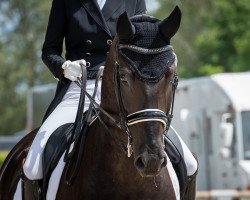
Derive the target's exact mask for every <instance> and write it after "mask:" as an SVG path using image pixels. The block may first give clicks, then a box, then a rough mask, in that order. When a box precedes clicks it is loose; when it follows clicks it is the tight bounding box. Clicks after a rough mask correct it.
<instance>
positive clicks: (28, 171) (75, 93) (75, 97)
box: [23, 80, 197, 180]
mask: <svg viewBox="0 0 250 200" xmlns="http://www.w3.org/2000/svg"><path fill="white" fill-rule="evenodd" d="M94 87H95V81H94V80H88V81H87V91H88V93H89V94H92V93H93V90H94ZM100 96H101V84H99V87H98V92H97V95H96V101H97V102H98V103H100ZM79 97H80V88H79V87H78V86H77V85H76V84H75V83H74V82H72V83H71V85H70V86H69V89H68V91H67V92H66V94H65V96H64V98H63V100H62V102H61V103H60V104H59V105H58V106H57V107H56V108H55V110H54V111H53V112H52V113H51V114H50V116H49V117H48V118H47V119H46V120H45V122H44V123H43V124H42V126H41V128H40V129H39V131H38V133H37V135H36V137H35V139H34V141H33V143H32V145H31V147H30V150H29V153H28V156H27V158H26V161H25V164H24V166H23V170H24V173H25V175H26V176H27V177H28V178H29V179H30V180H37V179H42V178H43V173H42V172H43V169H42V154H43V151H44V148H45V145H46V142H47V140H48V139H49V137H50V135H51V134H52V133H53V132H54V131H55V130H56V129H57V128H58V127H60V126H61V125H63V124H66V123H73V122H74V121H75V117H76V112H77V108H78V102H79ZM89 104H90V101H89V99H88V98H87V97H86V98H85V106H84V110H87V109H88V107H89ZM177 135H178V134H177ZM178 136H179V135H178ZM179 138H180V136H179ZM180 141H181V144H182V148H183V152H184V160H185V163H186V165H187V173H188V176H190V175H193V174H194V173H195V172H196V170H197V161H196V160H195V158H194V157H193V155H192V153H191V152H190V150H189V149H188V147H187V146H186V144H185V143H184V142H183V140H182V139H181V138H180Z"/></svg>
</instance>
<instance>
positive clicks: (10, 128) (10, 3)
mask: <svg viewBox="0 0 250 200" xmlns="http://www.w3.org/2000/svg"><path fill="white" fill-rule="evenodd" d="M50 4H51V1H49V0H45V1H36V0H22V1H16V0H2V1H1V2H0V13H1V15H0V25H1V30H0V52H1V54H0V102H1V106H0V118H1V120H0V134H12V133H14V132H16V131H19V130H22V129H24V128H25V124H26V104H27V103H26V102H27V100H26V97H27V91H28V90H29V88H30V87H32V86H34V85H36V84H40V83H44V82H48V81H52V78H51V76H49V72H48V70H47V69H46V68H45V67H44V65H43V64H42V62H41V58H40V55H41V46H42V43H43V39H44V33H45V29H46V24H47V20H48V15H49V8H50Z"/></svg>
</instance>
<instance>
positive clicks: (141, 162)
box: [135, 156, 145, 170]
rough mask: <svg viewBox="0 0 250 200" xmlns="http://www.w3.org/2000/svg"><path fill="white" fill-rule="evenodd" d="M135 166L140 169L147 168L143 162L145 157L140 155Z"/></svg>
mask: <svg viewBox="0 0 250 200" xmlns="http://www.w3.org/2000/svg"><path fill="white" fill-rule="evenodd" d="M135 166H136V167H137V168H138V169H141V170H142V169H144V168H145V164H144V162H143V159H142V157H141V156H139V157H138V158H137V159H136V161H135Z"/></svg>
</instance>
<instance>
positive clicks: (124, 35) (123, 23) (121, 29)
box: [117, 11, 135, 42]
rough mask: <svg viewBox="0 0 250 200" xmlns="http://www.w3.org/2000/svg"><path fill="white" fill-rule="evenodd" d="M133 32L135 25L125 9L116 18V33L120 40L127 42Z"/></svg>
mask: <svg viewBox="0 0 250 200" xmlns="http://www.w3.org/2000/svg"><path fill="white" fill-rule="evenodd" d="M134 34H135V27H134V25H133V24H132V23H131V21H130V19H129V17H128V14H127V12H126V11H125V12H124V13H123V14H121V15H120V17H119V18H118V20H117V35H118V37H119V40H120V42H128V41H129V40H131V39H132V38H133V36H134Z"/></svg>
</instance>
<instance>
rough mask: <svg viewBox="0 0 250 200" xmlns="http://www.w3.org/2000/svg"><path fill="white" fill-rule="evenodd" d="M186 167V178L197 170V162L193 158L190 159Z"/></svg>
mask: <svg viewBox="0 0 250 200" xmlns="http://www.w3.org/2000/svg"><path fill="white" fill-rule="evenodd" d="M186 165H187V174H188V176H192V175H193V174H195V173H196V171H197V170H198V162H197V159H196V157H195V156H192V157H190V158H189V160H188V162H186Z"/></svg>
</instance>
